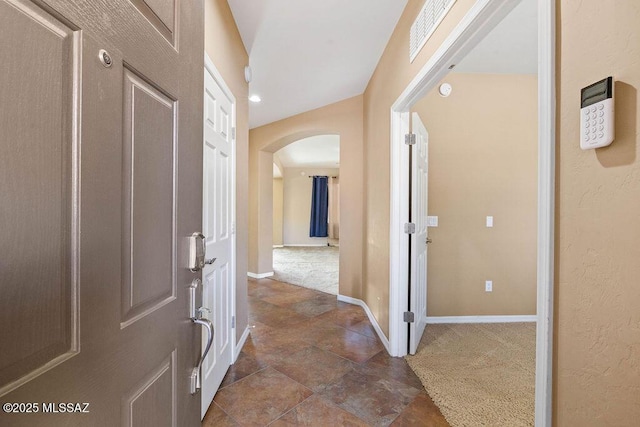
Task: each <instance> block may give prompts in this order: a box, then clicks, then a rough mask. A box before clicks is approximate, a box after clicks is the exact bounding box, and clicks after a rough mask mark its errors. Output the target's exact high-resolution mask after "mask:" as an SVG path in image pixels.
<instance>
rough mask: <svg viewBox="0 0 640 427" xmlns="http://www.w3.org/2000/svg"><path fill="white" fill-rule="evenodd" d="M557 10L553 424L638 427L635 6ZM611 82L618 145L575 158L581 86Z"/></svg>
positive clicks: (629, 1) (639, 168) (566, 4)
mask: <svg viewBox="0 0 640 427" xmlns="http://www.w3.org/2000/svg"><path fill="white" fill-rule="evenodd" d="M558 4H559V6H558V12H559V14H558V19H559V21H558V29H559V34H558V44H557V48H558V52H557V59H558V64H557V73H558V74H557V83H558V95H559V98H558V120H557V123H558V129H557V131H558V141H557V149H556V153H557V186H556V191H557V193H556V202H557V205H556V220H557V227H556V293H555V298H556V301H555V316H556V317H555V351H554V353H555V357H556V360H555V366H554V386H555V387H554V395H555V398H554V403H555V408H554V409H555V410H554V414H555V415H554V419H555V423H554V424H555V425H557V426H637V425H638V423H639V421H638V420H639V419H640V262H639V260H640V249H639V247H640V246H639V245H638V242H640V217H639V212H640V159H639V158H638V150H639V148H640V138H639V137H638V129H640V117H639V114H638V92H637V91H638V87H640V60H639V58H640V25H639V24H640V2H638V1H636V0H625V1H616V2H599V1H580V0H562V1H560V2H558ZM595 52H597V56H598V60H597V61H589V60H587V59H586V58H587V57H588V56H590V55H593V54H594V53H595ZM609 75H613V76H614V78H615V79H616V81H617V82H616V84H615V91H616V93H615V96H616V101H615V108H616V118H615V120H616V139H615V141H614V142H613V144H612V145H611V146H609V147H607V148H601V149H597V150H588V151H583V150H581V149H580V147H579V135H580V132H579V123H580V120H579V110H580V105H579V102H578V101H579V99H580V98H579V96H580V88H581V87H584V86H586V85H588V84H590V83H593V82H595V81H598V80H600V79H602V78H604V77H606V76H609Z"/></svg>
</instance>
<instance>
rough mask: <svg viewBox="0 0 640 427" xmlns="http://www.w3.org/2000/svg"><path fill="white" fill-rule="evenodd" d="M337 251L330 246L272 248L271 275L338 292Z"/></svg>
mask: <svg viewBox="0 0 640 427" xmlns="http://www.w3.org/2000/svg"><path fill="white" fill-rule="evenodd" d="M339 254H340V252H339V249H338V248H337V247H334V246H304V247H299V246H296V247H284V248H273V273H274V275H273V278H274V279H275V280H280V281H281V282H286V283H291V284H292V285H298V286H304V287H305V288H310V289H315V290H317V291H321V292H326V293H328V294H333V295H338V261H339Z"/></svg>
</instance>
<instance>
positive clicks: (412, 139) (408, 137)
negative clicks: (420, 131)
mask: <svg viewBox="0 0 640 427" xmlns="http://www.w3.org/2000/svg"><path fill="white" fill-rule="evenodd" d="M404 143H405V144H406V145H415V143H416V134H415V133H407V134H405V136H404Z"/></svg>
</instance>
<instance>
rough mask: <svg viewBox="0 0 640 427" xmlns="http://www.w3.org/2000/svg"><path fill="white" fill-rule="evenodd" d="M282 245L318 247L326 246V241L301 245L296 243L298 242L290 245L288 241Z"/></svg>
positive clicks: (287, 246)
mask: <svg viewBox="0 0 640 427" xmlns="http://www.w3.org/2000/svg"><path fill="white" fill-rule="evenodd" d="M283 246H284V247H285V248H290V247H293V248H297V247H305V246H306V247H309V248H315V247H319V246H327V242H324V243H303V244H301V245H298V244H295V245H290V244H288V243H285V244H284V245H283Z"/></svg>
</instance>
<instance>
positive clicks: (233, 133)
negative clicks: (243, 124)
mask: <svg viewBox="0 0 640 427" xmlns="http://www.w3.org/2000/svg"><path fill="white" fill-rule="evenodd" d="M231 139H233V140H235V139H236V128H235V126H234V127H232V128H231Z"/></svg>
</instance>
